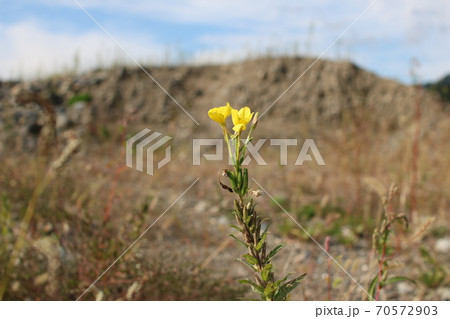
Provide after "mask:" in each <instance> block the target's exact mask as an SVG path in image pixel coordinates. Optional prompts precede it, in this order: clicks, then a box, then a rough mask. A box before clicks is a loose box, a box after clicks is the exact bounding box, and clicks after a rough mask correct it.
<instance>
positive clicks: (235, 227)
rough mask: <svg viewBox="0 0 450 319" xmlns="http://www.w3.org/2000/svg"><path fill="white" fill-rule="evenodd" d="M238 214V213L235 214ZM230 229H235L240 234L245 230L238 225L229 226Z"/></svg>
mask: <svg viewBox="0 0 450 319" xmlns="http://www.w3.org/2000/svg"><path fill="white" fill-rule="evenodd" d="M234 213H235V214H236V212H234ZM229 226H230V227H233V228H234V229H236V230H237V231H238V232H240V233H243V232H244V230H243V229H242V228H240V227H238V226H236V225H229Z"/></svg>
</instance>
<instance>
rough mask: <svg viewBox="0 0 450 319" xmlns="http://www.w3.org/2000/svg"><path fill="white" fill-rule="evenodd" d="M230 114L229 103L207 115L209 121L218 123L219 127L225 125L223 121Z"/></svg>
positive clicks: (211, 110) (213, 109)
mask: <svg viewBox="0 0 450 319" xmlns="http://www.w3.org/2000/svg"><path fill="white" fill-rule="evenodd" d="M230 113H231V106H230V103H227V105H225V106H220V107H215V108H212V109H210V110H209V111H208V115H209V117H210V118H211V119H213V120H214V121H216V122H217V123H219V124H220V125H222V126H224V125H225V120H226V119H227V117H228V116H230Z"/></svg>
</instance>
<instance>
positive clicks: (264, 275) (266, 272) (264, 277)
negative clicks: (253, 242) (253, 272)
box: [261, 264, 273, 281]
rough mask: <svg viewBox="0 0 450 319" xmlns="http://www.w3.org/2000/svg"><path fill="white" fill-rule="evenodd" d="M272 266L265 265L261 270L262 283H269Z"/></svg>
mask: <svg viewBox="0 0 450 319" xmlns="http://www.w3.org/2000/svg"><path fill="white" fill-rule="evenodd" d="M272 267H273V266H272V264H267V265H265V266H264V268H263V270H262V271H261V278H262V280H264V281H269V279H270V278H269V277H270V273H271V272H272Z"/></svg>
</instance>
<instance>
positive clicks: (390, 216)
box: [368, 185, 415, 300]
mask: <svg viewBox="0 0 450 319" xmlns="http://www.w3.org/2000/svg"><path fill="white" fill-rule="evenodd" d="M397 193H398V188H397V187H396V186H395V185H391V187H390V189H389V194H388V196H387V197H386V198H385V199H383V205H384V214H383V216H382V219H381V221H380V224H379V225H378V226H377V228H376V229H375V230H374V232H373V239H372V245H373V248H374V250H375V252H376V256H377V260H378V273H377V274H376V275H375V276H374V278H373V279H372V280H371V282H370V285H369V288H368V293H369V295H370V296H371V298H372V300H378V299H379V297H380V291H381V289H382V288H384V287H385V286H387V285H389V284H394V283H397V282H400V281H405V280H407V281H410V282H412V283H414V284H415V282H414V281H413V280H412V279H410V278H407V277H404V276H396V277H390V278H389V277H388V269H389V261H391V260H392V258H393V255H392V254H393V252H394V247H392V246H390V244H389V235H390V234H392V225H393V224H394V223H399V224H402V225H403V224H404V225H405V226H406V227H408V219H407V218H406V216H405V215H404V214H400V213H397V212H395V211H394V210H393V197H394V196H395V195H397Z"/></svg>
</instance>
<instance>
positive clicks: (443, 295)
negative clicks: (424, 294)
mask: <svg viewBox="0 0 450 319" xmlns="http://www.w3.org/2000/svg"><path fill="white" fill-rule="evenodd" d="M437 293H438V295H439V296H440V299H441V300H446V301H449V300H450V288H447V287H441V288H439V289H438V290H437Z"/></svg>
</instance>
